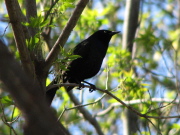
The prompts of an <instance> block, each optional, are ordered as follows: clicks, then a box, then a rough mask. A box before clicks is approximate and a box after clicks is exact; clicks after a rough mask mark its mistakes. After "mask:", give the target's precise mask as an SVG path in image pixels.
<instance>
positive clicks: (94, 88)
mask: <svg viewBox="0 0 180 135" xmlns="http://www.w3.org/2000/svg"><path fill="white" fill-rule="evenodd" d="M95 90H96V86H95V85H93V84H91V85H90V88H89V92H90V93H91V92H93V91H95Z"/></svg>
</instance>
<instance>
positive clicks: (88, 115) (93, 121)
mask: <svg viewBox="0 0 180 135" xmlns="http://www.w3.org/2000/svg"><path fill="white" fill-rule="evenodd" d="M68 95H69V97H70V98H71V100H72V101H73V103H74V104H75V105H80V104H81V103H80V102H79V101H78V99H77V98H76V97H75V96H74V95H73V93H71V92H68ZM78 110H79V111H80V112H81V113H82V115H83V116H84V118H85V119H86V120H87V121H89V122H90V123H91V124H92V125H93V127H94V128H95V129H96V132H97V133H98V135H104V133H103V132H102V130H101V127H100V125H99V123H98V122H97V121H96V118H95V117H93V116H92V115H91V113H90V112H89V111H88V110H87V109H85V108H83V107H79V108H78Z"/></svg>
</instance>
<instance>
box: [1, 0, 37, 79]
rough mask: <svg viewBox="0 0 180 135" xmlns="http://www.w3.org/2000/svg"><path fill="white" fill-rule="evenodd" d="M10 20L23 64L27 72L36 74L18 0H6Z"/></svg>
mask: <svg viewBox="0 0 180 135" xmlns="http://www.w3.org/2000/svg"><path fill="white" fill-rule="evenodd" d="M5 3H6V7H7V11H8V15H9V19H10V22H11V24H12V28H13V32H14V37H15V42H16V46H17V48H18V51H19V54H20V59H21V61H22V66H23V68H24V70H25V71H26V73H28V74H29V75H31V76H33V75H34V71H35V70H34V65H33V63H32V61H31V58H30V55H29V51H28V49H27V47H26V38H28V37H29V35H28V31H27V29H25V27H24V26H22V22H24V21H25V18H24V16H23V14H22V12H21V9H20V7H19V4H18V1H17V0H5Z"/></svg>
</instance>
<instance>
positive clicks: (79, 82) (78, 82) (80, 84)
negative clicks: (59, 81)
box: [76, 79, 84, 90]
mask: <svg viewBox="0 0 180 135" xmlns="http://www.w3.org/2000/svg"><path fill="white" fill-rule="evenodd" d="M76 82H77V84H79V87H78V88H77V89H79V90H81V89H82V88H84V84H83V83H81V81H79V80H77V79H76Z"/></svg>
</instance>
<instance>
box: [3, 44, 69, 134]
mask: <svg viewBox="0 0 180 135" xmlns="http://www.w3.org/2000/svg"><path fill="white" fill-rule="evenodd" d="M0 63H1V66H0V80H1V81H2V82H3V84H4V85H5V87H6V90H7V91H8V92H9V93H10V95H11V96H12V97H13V99H14V100H15V102H16V103H17V105H18V107H19V109H20V110H21V111H22V113H23V115H24V116H25V120H26V125H25V129H24V133H25V135H33V134H36V135H50V134H51V135H57V134H62V135H64V134H68V135H69V133H68V132H67V131H66V129H65V128H64V127H63V126H62V125H61V123H57V121H56V118H55V116H54V114H53V112H52V111H51V110H50V108H49V107H48V106H47V104H46V101H45V99H44V97H43V94H42V93H41V90H40V86H38V83H37V82H34V81H33V79H32V78H30V77H28V76H27V75H26V74H25V72H24V71H23V70H22V69H21V66H20V65H19V63H18V62H17V61H16V60H15V59H14V58H13V55H12V54H10V52H9V51H8V49H7V47H6V46H5V45H4V44H3V43H2V41H0Z"/></svg>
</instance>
